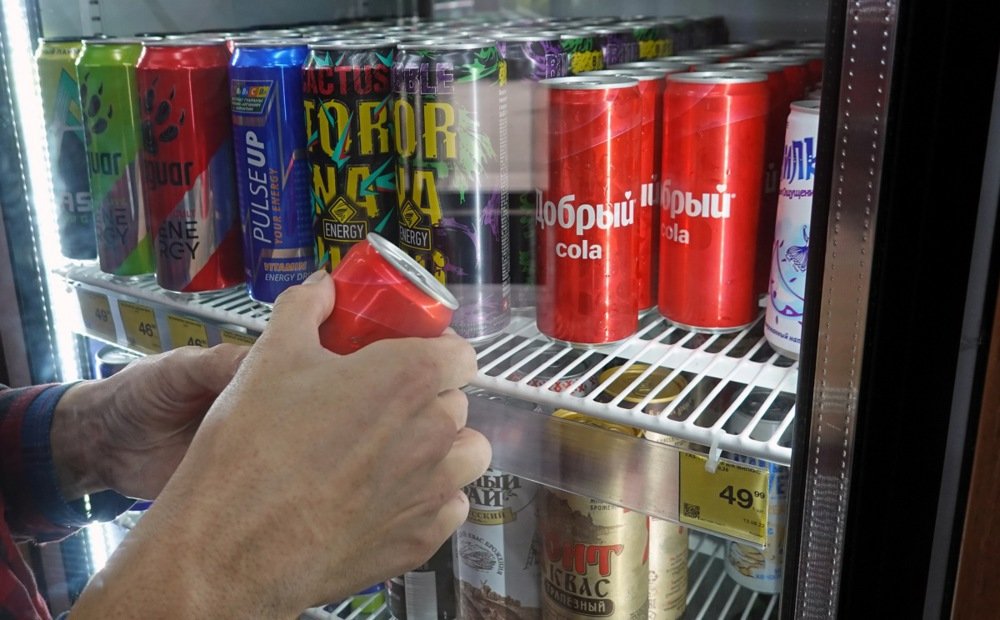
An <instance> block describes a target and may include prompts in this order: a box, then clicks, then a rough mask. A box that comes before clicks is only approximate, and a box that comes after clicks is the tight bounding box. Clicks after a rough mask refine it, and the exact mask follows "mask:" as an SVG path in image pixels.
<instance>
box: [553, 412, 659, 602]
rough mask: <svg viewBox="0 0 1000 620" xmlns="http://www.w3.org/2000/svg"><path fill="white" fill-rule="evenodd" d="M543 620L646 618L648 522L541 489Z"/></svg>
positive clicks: (610, 507)
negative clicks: (544, 619)
mask: <svg viewBox="0 0 1000 620" xmlns="http://www.w3.org/2000/svg"><path fill="white" fill-rule="evenodd" d="M554 415H557V416H559V417H563V418H567V419H570V420H575V421H578V422H583V423H586V424H592V425H595V426H603V427H606V428H609V429H610V430H614V431H617V432H624V433H626V434H636V435H637V434H641V432H633V430H634V429H630V428H628V427H623V426H619V425H616V424H606V423H604V422H603V421H602V420H596V419H594V418H588V417H586V416H581V415H580V414H577V413H574V412H567V411H563V410H559V411H556V412H555V414H554ZM539 502H540V504H539V512H538V531H539V536H540V541H541V554H542V560H541V572H542V579H541V583H542V617H543V618H546V619H559V620H568V619H574V620H575V619H581V620H582V619H584V618H591V619H592V618H646V617H647V614H648V611H649V598H648V597H649V562H648V551H649V520H648V518H647V517H646V516H645V515H643V514H641V513H638V512H633V511H631V510H628V509H626V508H621V507H619V506H615V505H613V504H608V503H606V502H602V501H600V500H596V499H591V498H588V497H583V496H580V495H573V494H570V493H566V492H564V491H557V490H554V489H548V488H543V489H542V492H541V495H540V496H539Z"/></svg>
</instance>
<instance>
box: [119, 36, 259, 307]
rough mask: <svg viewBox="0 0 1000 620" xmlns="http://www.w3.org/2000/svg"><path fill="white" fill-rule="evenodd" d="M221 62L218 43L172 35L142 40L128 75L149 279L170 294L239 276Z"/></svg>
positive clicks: (223, 284) (223, 50) (225, 68)
mask: <svg viewBox="0 0 1000 620" xmlns="http://www.w3.org/2000/svg"><path fill="white" fill-rule="evenodd" d="M229 61H230V55H229V48H228V47H226V42H225V40H223V39H199V38H180V39H171V40H163V41H155V42H149V43H148V44H147V45H146V49H145V50H144V52H143V54H142V58H141V59H140V60H139V66H138V68H137V71H136V74H137V81H138V91H137V92H139V93H140V96H141V98H142V105H141V109H142V148H143V157H142V171H143V181H144V185H143V190H144V192H145V196H146V205H147V207H148V209H149V219H150V231H151V232H152V233H153V235H155V238H156V282H157V284H159V285H160V286H161V287H163V288H165V289H167V290H170V291H176V292H180V293H198V292H203V291H216V290H221V289H226V288H230V287H233V286H236V285H238V284H241V283H242V282H243V281H244V279H245V277H244V273H243V248H242V232H241V229H240V213H239V199H238V198H237V195H236V183H235V174H234V161H233V136H232V129H233V124H232V113H231V111H230V103H229Z"/></svg>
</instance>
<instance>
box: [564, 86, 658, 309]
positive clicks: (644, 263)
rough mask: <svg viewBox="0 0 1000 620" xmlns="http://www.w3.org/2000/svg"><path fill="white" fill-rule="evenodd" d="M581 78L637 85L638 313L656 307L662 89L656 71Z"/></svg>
mask: <svg viewBox="0 0 1000 620" xmlns="http://www.w3.org/2000/svg"><path fill="white" fill-rule="evenodd" d="M584 75H616V76H619V77H625V78H631V79H633V80H636V81H637V82H639V116H640V119H641V122H642V125H641V127H642V129H641V130H640V140H639V183H640V185H639V209H638V211H637V212H636V232H635V235H636V238H637V243H638V245H637V250H636V255H635V289H636V294H637V295H638V298H639V300H638V303H639V310H640V311H643V310H648V309H650V308H652V307H653V306H655V305H656V286H657V283H658V280H659V277H658V275H657V271H658V268H659V262H658V259H659V256H660V171H661V170H660V169H661V167H662V166H661V159H662V157H663V145H662V140H663V87H664V85H665V83H666V80H665V79H664V78H665V77H666V73H664V71H662V70H656V69H621V68H612V69H603V70H601V71H591V72H590V73H586V74H584Z"/></svg>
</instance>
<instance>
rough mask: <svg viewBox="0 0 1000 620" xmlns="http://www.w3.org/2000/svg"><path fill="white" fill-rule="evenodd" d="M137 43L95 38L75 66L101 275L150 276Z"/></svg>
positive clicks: (150, 256)
mask: <svg viewBox="0 0 1000 620" xmlns="http://www.w3.org/2000/svg"><path fill="white" fill-rule="evenodd" d="M141 53H142V41H141V40H139V39H93V40H87V41H84V43H83V53H81V54H80V57H79V58H77V61H76V73H77V82H78V83H79V85H80V101H81V102H82V105H83V126H84V135H85V136H86V144H87V163H88V168H89V171H90V172H89V178H90V199H91V203H92V205H93V210H94V227H95V231H96V235H97V257H98V262H99V265H100V268H101V271H103V272H104V273H109V274H112V275H116V276H137V275H142V274H147V273H152V272H153V243H152V239H151V238H150V233H149V226H148V222H147V219H146V207H145V206H144V203H143V199H144V198H143V187H144V182H145V179H144V178H143V175H141V174H140V165H139V153H140V149H141V144H142V142H141V138H140V136H141V133H140V129H139V101H138V99H137V95H138V89H137V87H136V63H138V61H139V55H140V54H141Z"/></svg>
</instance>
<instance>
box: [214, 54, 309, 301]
mask: <svg viewBox="0 0 1000 620" xmlns="http://www.w3.org/2000/svg"><path fill="white" fill-rule="evenodd" d="M235 50H236V51H235V52H234V54H233V57H232V60H231V63H230V66H229V98H230V105H231V107H232V114H233V153H234V155H235V158H236V190H237V195H238V196H239V212H240V222H241V224H242V232H243V269H244V272H245V277H246V283H247V292H248V293H249V294H250V297H251V298H252V299H254V300H256V301H260V302H264V303H274V301H275V300H276V299H277V298H278V295H280V294H281V293H282V291H284V290H285V289H287V288H288V287H290V286H292V285H294V284H298V283H299V282H302V281H303V280H305V279H306V278H307V277H309V274H310V273H312V272H313V270H314V269H315V263H316V261H315V257H314V255H313V222H312V210H311V209H310V205H309V194H308V175H309V164H308V161H307V160H306V136H305V132H304V131H303V129H302V128H303V126H304V124H305V121H304V120H303V105H302V63H303V62H304V61H305V58H306V53H307V52H308V48H307V47H306V45H305V43H302V42H295V40H294V39H292V40H274V39H271V40H267V39H261V40H256V41H239V42H237V43H236V47H235Z"/></svg>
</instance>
